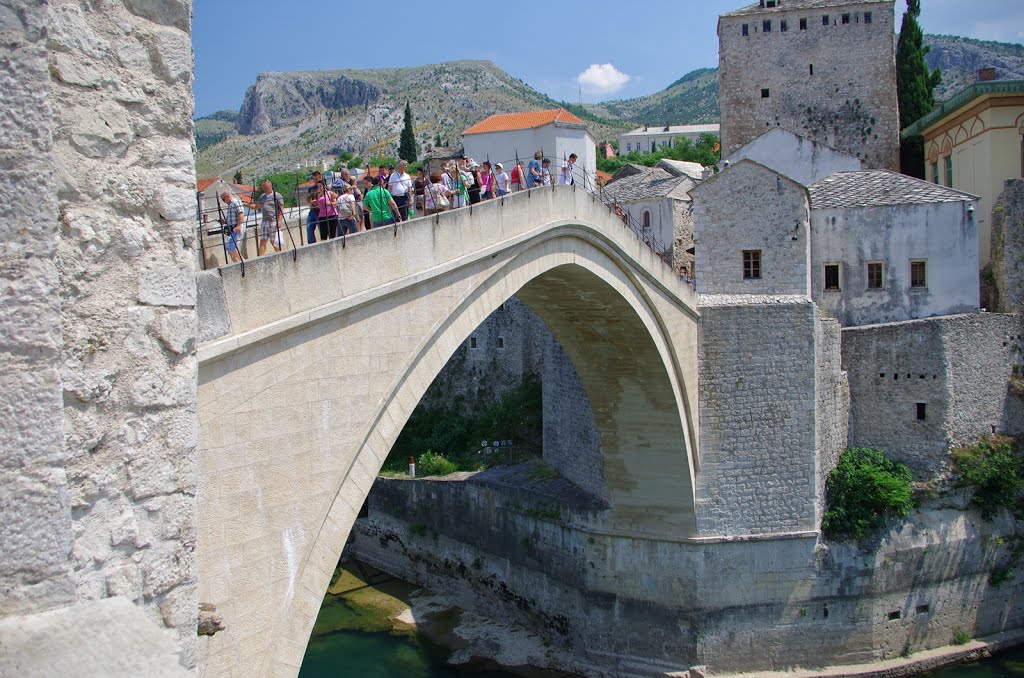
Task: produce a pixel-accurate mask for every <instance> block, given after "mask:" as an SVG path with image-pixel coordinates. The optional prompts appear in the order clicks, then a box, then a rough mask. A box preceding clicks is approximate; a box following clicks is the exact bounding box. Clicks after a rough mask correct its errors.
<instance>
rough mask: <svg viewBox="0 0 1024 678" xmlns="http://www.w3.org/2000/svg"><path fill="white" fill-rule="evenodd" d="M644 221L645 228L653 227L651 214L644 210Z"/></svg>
mask: <svg viewBox="0 0 1024 678" xmlns="http://www.w3.org/2000/svg"><path fill="white" fill-rule="evenodd" d="M643 221H644V228H650V227H651V213H650V212H649V211H647V210H644V216H643Z"/></svg>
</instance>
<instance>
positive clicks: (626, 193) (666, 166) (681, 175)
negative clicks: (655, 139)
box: [601, 160, 704, 271]
mask: <svg viewBox="0 0 1024 678" xmlns="http://www.w3.org/2000/svg"><path fill="white" fill-rule="evenodd" d="M703 176H704V168H703V167H701V165H699V164H698V163H687V162H677V161H671V160H662V161H660V162H659V163H658V164H657V165H656V166H655V167H644V166H642V165H632V164H631V165H628V166H626V167H624V168H623V169H622V170H620V171H619V172H618V173H616V175H615V177H613V180H612V181H611V182H609V183H608V184H607V185H606V186H605V187H604V190H603V191H602V192H601V195H602V199H603V200H605V201H606V202H611V203H617V204H618V205H619V206H621V207H622V211H623V212H624V213H626V214H627V215H629V218H630V219H631V221H632V222H633V223H634V224H636V225H639V226H640V227H641V228H642V229H643V231H644V233H645V234H650V236H651V237H652V239H653V240H654V241H655V242H656V243H658V244H657V245H656V247H655V248H656V249H659V250H661V251H662V252H668V251H669V250H671V251H672V260H673V264H674V266H675V267H676V269H677V270H680V267H682V266H685V267H686V269H687V271H690V270H692V269H693V255H691V254H689V253H687V251H686V250H688V249H689V248H690V247H691V246H692V245H693V215H692V213H691V207H690V204H691V202H690V194H689V190H690V189H691V188H693V187H694V186H696V185H697V183H698V182H699V181H700V180H701V179H702V177H703Z"/></svg>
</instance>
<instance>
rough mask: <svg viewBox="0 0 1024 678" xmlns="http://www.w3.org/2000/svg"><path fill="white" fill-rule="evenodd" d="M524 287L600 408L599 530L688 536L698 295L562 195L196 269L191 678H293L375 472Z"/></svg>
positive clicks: (692, 530)
mask: <svg viewBox="0 0 1024 678" xmlns="http://www.w3.org/2000/svg"><path fill="white" fill-rule="evenodd" d="M512 295H517V296H518V297H519V298H520V299H521V300H522V301H523V302H525V303H526V304H527V305H528V306H529V307H530V308H531V309H532V310H533V311H534V312H535V313H537V315H539V316H540V317H541V318H542V319H543V320H544V321H545V323H547V325H548V327H549V328H550V329H551V331H552V333H553V334H554V336H555V337H556V338H557V339H558V341H559V342H560V343H561V344H562V346H563V347H564V348H565V350H566V351H567V353H568V354H569V356H570V358H571V359H572V361H573V363H574V365H575V367H576V369H577V372H578V373H579V376H580V379H581V382H582V383H583V385H584V388H585V389H586V391H587V393H588V396H589V398H590V401H591V405H592V408H593V411H594V416H595V421H596V424H597V428H598V431H599V434H600V440H601V446H602V449H603V452H604V458H605V465H606V470H605V474H606V482H607V486H608V487H607V490H608V497H609V500H610V504H611V509H610V510H609V511H608V512H607V513H606V517H605V518H604V519H603V520H604V521H605V524H604V525H603V526H602V527H603V529H606V530H608V531H609V532H610V533H615V534H624V535H649V536H656V537H665V538H687V537H691V536H694V535H696V532H697V526H696V517H695V512H694V488H695V481H694V477H695V472H696V470H697V465H698V457H697V440H698V437H697V417H696V411H697V403H696V376H697V350H696V347H697V312H696V295H695V294H694V293H693V291H692V290H691V289H690V288H689V287H688V286H687V285H685V284H684V283H681V282H679V280H678V279H677V278H676V276H675V275H674V274H673V272H672V271H671V269H670V268H669V267H668V266H666V265H665V264H664V263H663V262H662V261H661V260H660V259H659V258H658V256H657V255H656V254H655V253H654V252H652V251H651V250H650V249H649V248H648V247H647V246H646V245H645V244H644V243H643V242H641V241H639V240H638V239H637V237H636V236H635V235H634V234H633V233H632V232H631V231H629V230H628V229H626V228H624V227H623V225H622V223H621V221H619V220H618V219H617V218H616V217H615V216H614V215H613V214H611V213H610V212H609V210H608V208H607V207H605V206H604V205H603V204H601V203H600V202H599V201H597V200H596V199H595V198H594V197H593V196H592V195H591V194H589V193H587V192H585V191H582V190H576V189H575V188H573V187H560V186H559V187H555V188H553V189H552V190H535V191H531V192H530V193H519V194H515V195H511V196H507V197H506V198H505V199H504V200H498V201H492V202H490V203H486V204H483V205H477V206H474V207H473V208H472V209H463V210H459V211H456V212H451V213H447V214H444V215H441V216H439V217H434V218H430V219H421V220H417V221H414V222H411V223H408V224H406V225H403V226H401V227H398V228H397V229H395V228H392V227H388V228H384V229H378V230H375V231H371V232H369V233H366V234H360V235H358V236H354V237H350V238H348V239H347V241H346V242H344V243H342V242H341V241H340V240H334V241H331V242H330V243H326V244H319V245H315V246H310V247H306V248H303V249H301V250H299V251H298V253H297V257H296V258H295V259H294V260H293V256H292V253H291V252H287V253H282V254H279V255H274V256H269V257H265V258H262V259H258V260H252V261H249V262H248V263H247V264H246V271H245V276H244V277H243V276H242V271H241V269H240V267H238V266H232V267H227V268H223V269H221V270H219V271H216V272H209V273H205V274H202V275H201V276H200V282H199V301H198V306H199V307H198V312H199V316H200V320H199V322H200V327H202V328H203V330H201V333H200V339H201V340H202V343H201V344H200V346H199V350H198V353H199V418H200V441H199V452H198V454H199V480H198V488H197V492H198V511H197V513H198V526H197V528H198V540H197V551H198V561H199V598H200V600H203V601H205V602H210V603H213V604H215V605H216V606H217V608H218V610H219V611H220V612H221V613H222V615H223V617H224V619H225V623H226V626H227V629H226V630H225V631H223V632H221V633H218V634H217V635H215V636H213V637H212V638H209V639H204V640H203V641H202V642H201V643H200V653H199V662H200V672H201V674H202V675H209V676H214V675H217V676H219V675H246V676H263V675H295V674H296V673H297V672H298V667H299V666H300V664H301V662H302V657H303V654H304V652H305V647H306V643H307V640H308V638H309V635H310V632H311V630H312V627H313V623H314V621H315V619H316V615H317V612H318V610H319V608H320V604H321V601H322V599H323V595H324V591H325V590H326V587H327V586H328V583H329V581H330V578H331V575H332V573H333V571H334V568H335V564H336V562H337V560H338V557H339V555H340V553H341V550H342V548H343V547H344V544H345V541H346V539H347V536H348V534H349V531H350V529H351V527H352V524H353V521H354V520H355V518H356V516H357V514H358V511H359V509H360V507H361V506H362V504H363V501H364V499H365V497H366V495H367V493H368V492H369V490H370V486H371V484H372V483H373V480H374V477H375V475H376V474H377V472H378V470H379V469H380V467H381V464H382V463H383V461H384V459H385V457H386V456H387V454H388V451H389V450H390V449H391V446H392V444H393V443H394V441H395V439H396V438H397V436H398V434H399V432H400V431H401V429H402V427H403V426H404V424H405V422H406V420H407V419H408V417H409V416H410V414H411V413H412V411H413V409H414V408H415V406H416V404H417V402H418V401H419V399H420V397H421V396H422V395H423V394H424V392H425V391H426V389H427V387H428V386H429V385H430V383H431V382H432V381H433V379H434V377H435V376H436V375H437V374H438V372H439V371H440V370H441V369H442V368H443V367H444V365H445V363H446V362H447V361H448V358H449V357H450V356H451V355H452V353H453V352H454V351H455V350H456V349H457V348H458V347H459V345H460V344H461V343H462V342H463V341H465V340H466V338H467V337H468V336H469V335H470V333H472V332H473V330H474V329H475V328H476V327H477V326H478V325H479V324H480V323H481V322H482V321H483V320H484V319H485V318H486V317H487V316H488V315H489V314H490V313H491V312H492V311H493V310H494V309H495V308H497V307H498V306H499V305H500V304H501V303H502V302H504V301H505V300H506V299H508V298H509V297H511V296H512Z"/></svg>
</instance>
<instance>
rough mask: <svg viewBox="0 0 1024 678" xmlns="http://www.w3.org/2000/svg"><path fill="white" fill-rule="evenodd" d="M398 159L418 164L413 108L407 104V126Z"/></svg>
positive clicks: (400, 140) (399, 148)
mask: <svg viewBox="0 0 1024 678" xmlns="http://www.w3.org/2000/svg"><path fill="white" fill-rule="evenodd" d="M398 157H399V158H401V159H402V160H405V161H406V162H416V133H415V132H414V131H413V129H412V107H410V106H409V102H408V101H406V102H405V126H404V127H403V128H402V136H401V137H400V138H399V142H398Z"/></svg>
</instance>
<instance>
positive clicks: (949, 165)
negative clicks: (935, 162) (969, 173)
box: [946, 154, 953, 188]
mask: <svg viewBox="0 0 1024 678" xmlns="http://www.w3.org/2000/svg"><path fill="white" fill-rule="evenodd" d="M946 185H947V186H949V187H950V188H953V155H952V154H950V155H948V156H946Z"/></svg>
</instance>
